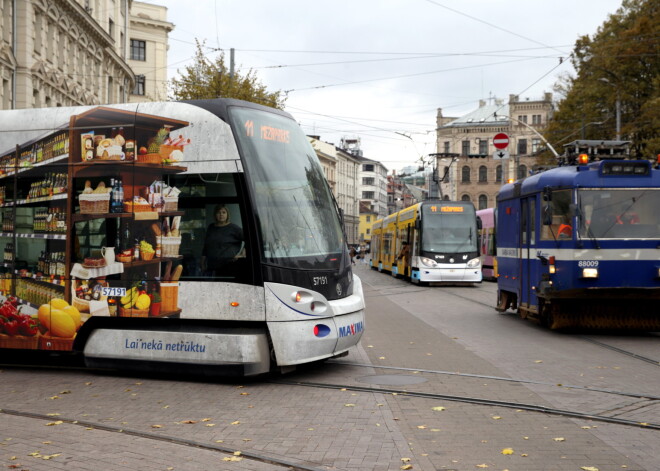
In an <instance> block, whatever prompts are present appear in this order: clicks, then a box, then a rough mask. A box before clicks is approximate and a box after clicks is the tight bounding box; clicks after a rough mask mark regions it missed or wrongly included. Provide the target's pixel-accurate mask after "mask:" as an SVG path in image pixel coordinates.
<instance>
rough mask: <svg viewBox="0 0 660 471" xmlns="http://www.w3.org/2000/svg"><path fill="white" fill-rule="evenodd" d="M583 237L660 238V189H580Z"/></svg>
mask: <svg viewBox="0 0 660 471" xmlns="http://www.w3.org/2000/svg"><path fill="white" fill-rule="evenodd" d="M577 201H578V215H579V224H580V226H579V227H580V237H590V238H598V239H600V238H604V239H614V238H639V239H650V238H657V234H658V233H660V212H658V211H657V208H658V206H660V190H657V189H616V190H614V189H594V190H592V189H581V190H579V191H578V198H577Z"/></svg>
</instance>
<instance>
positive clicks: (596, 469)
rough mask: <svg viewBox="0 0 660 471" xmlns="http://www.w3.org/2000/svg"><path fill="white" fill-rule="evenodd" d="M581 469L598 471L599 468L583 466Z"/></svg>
mask: <svg viewBox="0 0 660 471" xmlns="http://www.w3.org/2000/svg"><path fill="white" fill-rule="evenodd" d="M580 469H583V470H584V471H598V468H596V467H595V466H581V467H580Z"/></svg>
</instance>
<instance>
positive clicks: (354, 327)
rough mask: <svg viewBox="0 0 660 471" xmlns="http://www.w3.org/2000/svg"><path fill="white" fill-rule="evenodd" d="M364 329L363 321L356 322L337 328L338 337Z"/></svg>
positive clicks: (357, 332)
mask: <svg viewBox="0 0 660 471" xmlns="http://www.w3.org/2000/svg"><path fill="white" fill-rule="evenodd" d="M363 330H364V323H363V322H356V323H355V324H349V325H347V326H344V327H340V328H339V337H340V338H341V337H348V336H349V335H357V334H359V333H360V332H362V331H363Z"/></svg>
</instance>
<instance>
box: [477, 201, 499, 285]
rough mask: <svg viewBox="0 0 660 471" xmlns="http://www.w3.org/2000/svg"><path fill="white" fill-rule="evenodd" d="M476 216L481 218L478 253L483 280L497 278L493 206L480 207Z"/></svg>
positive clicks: (494, 279)
mask: <svg viewBox="0 0 660 471" xmlns="http://www.w3.org/2000/svg"><path fill="white" fill-rule="evenodd" d="M477 217H478V218H479V219H481V229H479V253H480V254H481V272H482V274H483V278H484V280H490V281H496V280H497V247H496V244H495V208H486V209H480V210H478V211H477Z"/></svg>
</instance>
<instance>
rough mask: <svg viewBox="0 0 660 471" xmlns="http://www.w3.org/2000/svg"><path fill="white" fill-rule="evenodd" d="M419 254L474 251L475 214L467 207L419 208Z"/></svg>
mask: <svg viewBox="0 0 660 471" xmlns="http://www.w3.org/2000/svg"><path fill="white" fill-rule="evenodd" d="M422 221H423V229H422V251H423V252H433V253H462V252H476V251H477V239H478V237H477V223H476V214H475V211H474V208H473V207H470V206H455V207H454V206H441V205H437V206H436V205H429V206H422Z"/></svg>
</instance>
